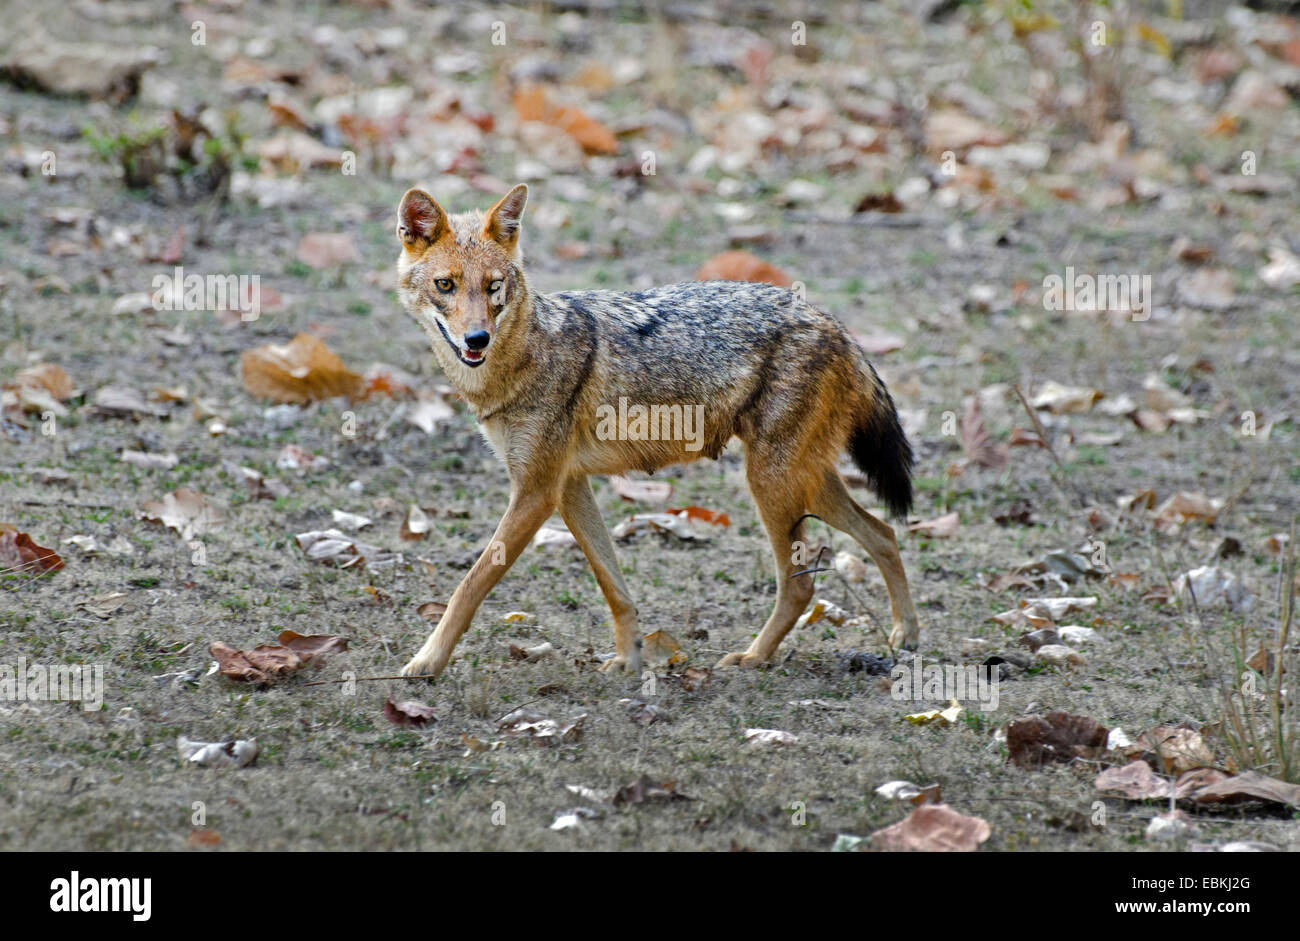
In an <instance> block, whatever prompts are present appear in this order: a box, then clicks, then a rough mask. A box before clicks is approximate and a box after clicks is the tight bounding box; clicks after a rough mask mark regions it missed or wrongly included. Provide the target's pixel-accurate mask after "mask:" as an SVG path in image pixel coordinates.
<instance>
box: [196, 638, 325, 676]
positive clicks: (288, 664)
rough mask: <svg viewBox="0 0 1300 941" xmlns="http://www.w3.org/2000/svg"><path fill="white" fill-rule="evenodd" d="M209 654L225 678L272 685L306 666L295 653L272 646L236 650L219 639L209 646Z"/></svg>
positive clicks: (264, 645)
mask: <svg viewBox="0 0 1300 941" xmlns="http://www.w3.org/2000/svg"><path fill="white" fill-rule="evenodd" d="M208 653H210V654H211V655H212V657H213V659H215V660H216V661H217V672H219V673H220V674H221V675H222V676H224V677H226V678H228V679H232V680H240V681H243V682H248V683H270V682H272V681H273V680H274V679H276V678H277V677H279V676H281V675H283V674H285V673H291V672H293V671H294V670H298V669H300V668H301V667H302V666H304V661H303V659H302V658H301V657H299V656H298V655H297V654H296V653H294V652H293V651H292V650H289V649H288V648H286V647H279V646H275V645H270V644H263V645H262V646H260V647H254V648H253V649H252V650H236V649H235V648H234V647H232V646H230V645H229V644H227V643H225V642H223V641H219V640H218V641H213V642H212V643H211V644H209V645H208Z"/></svg>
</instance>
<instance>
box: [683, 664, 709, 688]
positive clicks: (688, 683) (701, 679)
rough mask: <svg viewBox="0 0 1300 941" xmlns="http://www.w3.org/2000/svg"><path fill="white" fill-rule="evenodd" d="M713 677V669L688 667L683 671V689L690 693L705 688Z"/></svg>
mask: <svg viewBox="0 0 1300 941" xmlns="http://www.w3.org/2000/svg"><path fill="white" fill-rule="evenodd" d="M712 679H713V671H712V670H709V669H704V670H700V669H697V668H695V667H687V668H686V669H685V670H683V671H682V689H683V690H685V691H686V692H688V693H693V692H695V691H696V690H697V689H704V687H706V686H708V685H709V682H710V681H711V680H712Z"/></svg>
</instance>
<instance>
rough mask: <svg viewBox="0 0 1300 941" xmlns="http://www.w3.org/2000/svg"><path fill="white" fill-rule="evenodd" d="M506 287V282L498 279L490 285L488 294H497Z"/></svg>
mask: <svg viewBox="0 0 1300 941" xmlns="http://www.w3.org/2000/svg"><path fill="white" fill-rule="evenodd" d="M505 285H506V283H505V282H504V281H502V280H501V279H500V278H497V279H496V280H495V281H493V282H492V283H491V284H489V285H488V293H489V294H496V293H497V292H498V291H500V290H501V289H502V288H503V287H505Z"/></svg>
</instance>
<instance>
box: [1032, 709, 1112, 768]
mask: <svg viewBox="0 0 1300 941" xmlns="http://www.w3.org/2000/svg"><path fill="white" fill-rule="evenodd" d="M1108 735H1109V730H1108V729H1107V728H1106V727H1105V726H1103V725H1101V724H1100V723H1099V722H1097V721H1096V720H1095V719H1090V718H1088V717H1087V716H1079V715H1071V714H1070V713H1068V712H1049V713H1048V714H1047V715H1046V716H1026V717H1024V718H1021V719H1013V720H1012V721H1010V722H1008V723H1007V752H1008V758H1009V760H1011V761H1012V762H1014V763H1015V764H1016V765H1017V766H1018V767H1021V768H1025V769H1026V770H1032V769H1034V768H1037V767H1039V766H1041V765H1044V764H1047V763H1048V762H1052V761H1072V760H1073V759H1075V758H1083V759H1089V760H1090V759H1093V758H1096V757H1097V756H1098V755H1100V754H1101V753H1102V752H1103V751H1104V750H1105V748H1106V739H1107V736H1108Z"/></svg>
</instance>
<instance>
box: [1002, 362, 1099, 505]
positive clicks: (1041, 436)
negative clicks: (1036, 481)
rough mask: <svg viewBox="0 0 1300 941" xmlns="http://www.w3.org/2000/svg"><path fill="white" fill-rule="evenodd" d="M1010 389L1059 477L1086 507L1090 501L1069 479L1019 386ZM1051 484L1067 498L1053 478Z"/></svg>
mask: <svg viewBox="0 0 1300 941" xmlns="http://www.w3.org/2000/svg"><path fill="white" fill-rule="evenodd" d="M1011 388H1012V389H1014V390H1015V393H1016V397H1017V398H1019V399H1020V404H1021V405H1023V406H1024V407H1025V414H1026V415H1028V416H1029V420H1030V421H1031V422H1033V424H1034V432H1035V433H1036V434H1037V435H1038V438H1039V440H1040V441H1042V442H1043V447H1044V448H1046V449H1047V453H1048V454H1050V455H1051V456H1052V460H1053V461H1055V462H1056V466H1057V467H1058V468H1060V470H1061V477H1062V478H1064V479H1065V480H1066V481H1067V482H1069V484H1070V486H1071V487H1073V488H1074V495H1075V496H1076V497H1078V499H1079V505H1080V506H1087V505H1088V503H1089V502H1091V501H1089V499H1088V497H1087V495H1086V494H1085V493H1084V492H1083V491H1082V490H1080V489H1079V488H1078V487H1077V486H1076V485H1075V483H1074V481H1073V480H1071V479H1070V472H1069V470H1067V469H1066V466H1065V464H1064V463H1063V462H1062V461H1061V459H1060V458H1059V457H1058V456H1057V454H1056V450H1055V449H1054V448H1053V447H1052V442H1051V441H1050V440H1048V437H1047V429H1046V428H1044V427H1043V423H1042V422H1041V421H1039V420H1038V416H1037V415H1036V414H1034V409H1033V407H1032V406H1031V405H1030V404H1029V400H1028V399H1026V398H1025V394H1024V393H1023V392H1021V391H1020V384H1019V383H1015V384H1013V385H1012V386H1011ZM1052 483H1054V484H1056V486H1057V489H1059V490H1060V491H1061V495H1062V496H1066V497H1068V496H1069V494H1067V493H1065V488H1064V487H1062V486H1061V485H1060V484H1059V483H1057V481H1056V478H1055V477H1053V478H1052Z"/></svg>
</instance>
